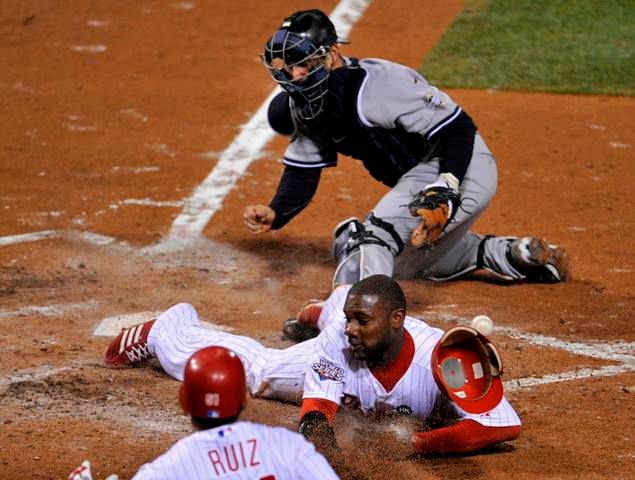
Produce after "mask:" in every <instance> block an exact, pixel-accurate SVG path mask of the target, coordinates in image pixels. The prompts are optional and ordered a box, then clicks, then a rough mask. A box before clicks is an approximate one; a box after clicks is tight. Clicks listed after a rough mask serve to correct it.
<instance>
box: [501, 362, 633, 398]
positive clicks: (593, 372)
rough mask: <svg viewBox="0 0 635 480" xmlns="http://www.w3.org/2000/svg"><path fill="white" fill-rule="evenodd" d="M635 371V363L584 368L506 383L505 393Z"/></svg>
mask: <svg viewBox="0 0 635 480" xmlns="http://www.w3.org/2000/svg"><path fill="white" fill-rule="evenodd" d="M629 371H635V363H631V364H622V365H608V366H606V367H600V368H582V369H580V370H573V371H570V372H562V373H552V374H549V375H543V376H542V377H525V378H518V379H514V380H507V381H505V382H504V384H505V391H508V392H513V391H517V390H523V389H525V388H531V387H536V386H539V385H546V384H549V383H559V382H568V381H571V380H580V379H587V378H596V377H608V376H612V375H618V374H620V373H624V372H629Z"/></svg>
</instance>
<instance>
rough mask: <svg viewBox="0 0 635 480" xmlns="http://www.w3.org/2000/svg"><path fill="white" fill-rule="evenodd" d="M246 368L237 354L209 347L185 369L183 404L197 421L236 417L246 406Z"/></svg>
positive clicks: (189, 362)
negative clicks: (200, 419) (199, 419)
mask: <svg viewBox="0 0 635 480" xmlns="http://www.w3.org/2000/svg"><path fill="white" fill-rule="evenodd" d="M246 392H247V387H246V385H245V368H244V367H243V364H242V362H241V361H240V358H238V355H236V354H235V353H234V352H233V351H231V350H229V349H227V348H224V347H207V348H203V349H202V350H199V351H198V352H196V353H195V354H194V355H192V356H191V357H190V358H189V360H188V361H187V363H186V365H185V372H184V374H183V383H182V384H181V388H180V390H179V400H180V402H181V406H182V407H183V410H185V412H186V413H188V414H190V415H191V416H192V417H197V418H228V417H236V416H238V414H239V413H240V411H241V409H242V408H243V406H244V405H245V403H246V396H245V395H246Z"/></svg>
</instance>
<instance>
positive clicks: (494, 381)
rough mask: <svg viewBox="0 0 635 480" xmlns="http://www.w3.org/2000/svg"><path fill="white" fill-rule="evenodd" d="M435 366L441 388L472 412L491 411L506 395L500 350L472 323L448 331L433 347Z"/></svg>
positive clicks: (435, 373)
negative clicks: (504, 393)
mask: <svg viewBox="0 0 635 480" xmlns="http://www.w3.org/2000/svg"><path fill="white" fill-rule="evenodd" d="M431 367H432V374H433V376H434V380H435V381H436V383H437V386H438V387H439V389H440V390H441V392H443V394H444V395H446V396H447V397H448V398H449V399H450V400H452V401H453V402H454V403H455V404H456V405H458V406H459V407H460V408H461V409H463V410H465V411H466V412H468V413H485V412H488V411H490V410H492V409H493V408H495V407H496V406H497V405H498V404H499V403H500V401H501V399H502V398H503V382H502V380H501V374H502V373H503V362H502V360H501V357H500V355H499V353H498V350H497V349H496V347H495V346H494V344H492V343H491V342H490V341H489V340H488V339H487V337H485V336H483V335H482V334H480V333H479V332H478V331H476V330H475V329H473V328H471V327H455V328H452V329H450V330H448V331H447V332H445V333H444V334H443V336H442V337H441V339H440V340H439V342H438V343H437V344H436V346H435V347H434V350H433V351H432V358H431Z"/></svg>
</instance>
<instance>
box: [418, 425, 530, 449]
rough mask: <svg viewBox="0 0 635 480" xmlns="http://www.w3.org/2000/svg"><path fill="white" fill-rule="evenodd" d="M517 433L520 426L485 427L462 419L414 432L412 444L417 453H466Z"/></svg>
mask: <svg viewBox="0 0 635 480" xmlns="http://www.w3.org/2000/svg"><path fill="white" fill-rule="evenodd" d="M519 435H520V426H513V427H486V426H484V425H481V424H480V423H478V422H476V421H474V420H462V421H460V422H458V423H456V424H455V425H452V426H449V427H442V428H438V429H435V430H430V431H427V432H416V433H415V434H413V436H412V445H413V447H414V450H415V452H417V453H468V452H475V451H477V450H481V449H483V448H486V447H489V446H490V445H494V444H496V443H500V442H505V441H507V440H514V439H516V438H518V436H519Z"/></svg>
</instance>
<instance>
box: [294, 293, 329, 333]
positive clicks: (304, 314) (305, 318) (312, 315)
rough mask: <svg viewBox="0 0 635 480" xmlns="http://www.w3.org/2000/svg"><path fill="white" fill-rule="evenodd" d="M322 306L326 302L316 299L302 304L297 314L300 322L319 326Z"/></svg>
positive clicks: (310, 325) (309, 325)
mask: <svg viewBox="0 0 635 480" xmlns="http://www.w3.org/2000/svg"><path fill="white" fill-rule="evenodd" d="M322 308H324V302H322V301H320V300H316V299H311V300H309V301H308V302H306V303H305V304H304V305H303V306H302V308H301V309H300V311H299V312H298V315H297V316H296V319H297V320H298V323H300V324H302V325H306V326H308V327H315V328H317V326H318V320H319V319H320V314H321V313H322Z"/></svg>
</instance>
